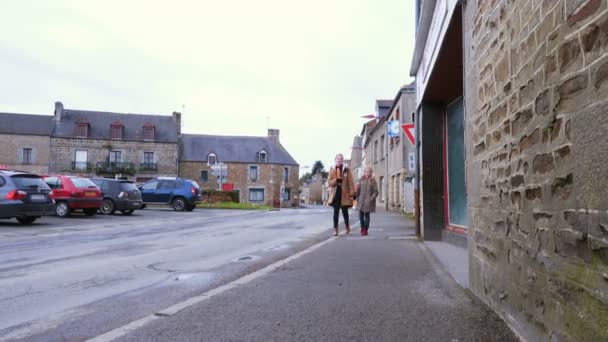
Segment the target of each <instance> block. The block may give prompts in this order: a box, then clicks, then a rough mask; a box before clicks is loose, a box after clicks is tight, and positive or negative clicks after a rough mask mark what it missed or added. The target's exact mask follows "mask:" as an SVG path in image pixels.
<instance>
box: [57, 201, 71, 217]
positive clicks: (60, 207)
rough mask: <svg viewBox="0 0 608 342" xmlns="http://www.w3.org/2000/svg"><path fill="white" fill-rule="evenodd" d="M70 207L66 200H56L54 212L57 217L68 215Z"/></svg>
mask: <svg viewBox="0 0 608 342" xmlns="http://www.w3.org/2000/svg"><path fill="white" fill-rule="evenodd" d="M70 211H71V210H70V207H69V206H68V204H67V202H57V205H56V206H55V214H57V216H59V217H68V216H70Z"/></svg>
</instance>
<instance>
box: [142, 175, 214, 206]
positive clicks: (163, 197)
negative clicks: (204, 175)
mask: <svg viewBox="0 0 608 342" xmlns="http://www.w3.org/2000/svg"><path fill="white" fill-rule="evenodd" d="M139 191H141V198H142V201H143V204H144V205H143V207H142V209H143V208H145V206H146V205H147V204H155V205H159V204H161V205H169V206H171V207H172V208H173V209H174V210H175V211H192V210H194V208H196V203H198V202H200V201H201V200H202V194H201V188H200V186H199V185H198V183H196V182H195V181H193V180H190V179H185V178H177V177H159V178H156V179H153V180H151V181H148V182H147V183H144V184H142V185H141V186H140V187H139Z"/></svg>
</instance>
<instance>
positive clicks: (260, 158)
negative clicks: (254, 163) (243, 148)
mask: <svg viewBox="0 0 608 342" xmlns="http://www.w3.org/2000/svg"><path fill="white" fill-rule="evenodd" d="M266 157H267V156H266V151H264V150H262V151H260V152H259V153H258V161H259V162H260V163H265V162H266Z"/></svg>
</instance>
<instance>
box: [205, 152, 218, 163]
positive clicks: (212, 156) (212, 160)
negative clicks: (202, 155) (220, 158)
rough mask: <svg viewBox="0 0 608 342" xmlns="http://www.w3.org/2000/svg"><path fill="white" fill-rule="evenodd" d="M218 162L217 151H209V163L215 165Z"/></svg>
mask: <svg viewBox="0 0 608 342" xmlns="http://www.w3.org/2000/svg"><path fill="white" fill-rule="evenodd" d="M216 163H217V156H216V155H215V153H209V155H208V156H207V165H210V166H211V165H215V164H216Z"/></svg>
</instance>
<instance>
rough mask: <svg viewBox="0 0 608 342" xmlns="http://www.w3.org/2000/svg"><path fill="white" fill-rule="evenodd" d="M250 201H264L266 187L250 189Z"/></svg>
mask: <svg viewBox="0 0 608 342" xmlns="http://www.w3.org/2000/svg"><path fill="white" fill-rule="evenodd" d="M249 201H250V202H264V189H249Z"/></svg>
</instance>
